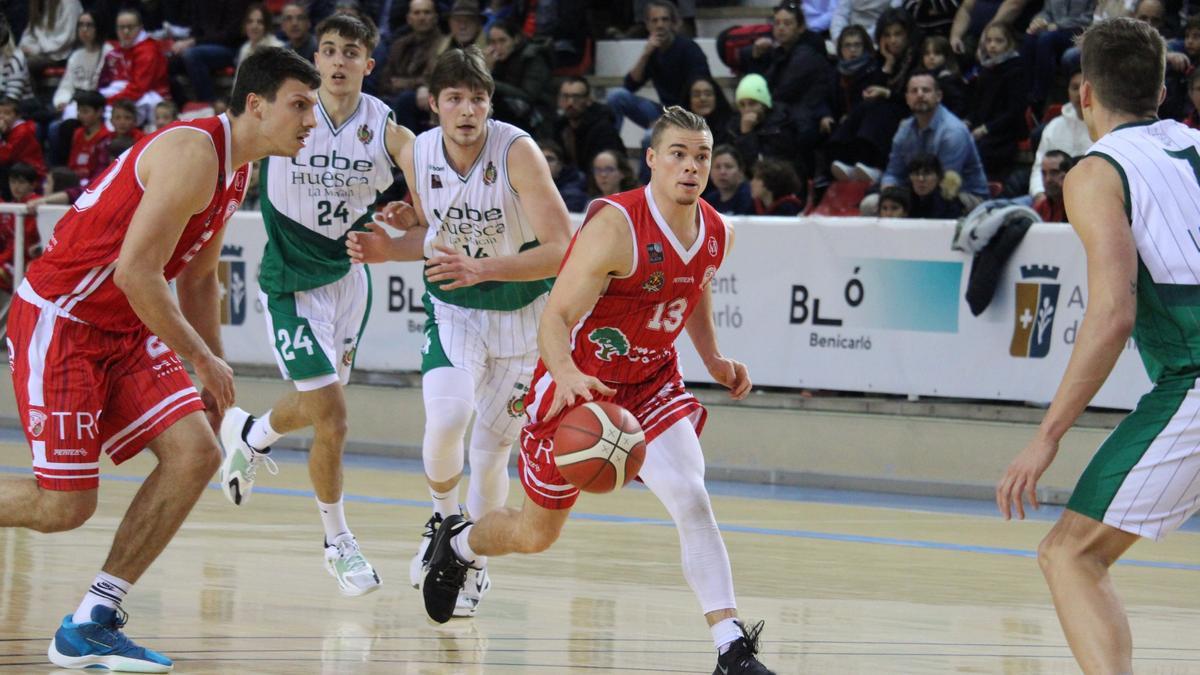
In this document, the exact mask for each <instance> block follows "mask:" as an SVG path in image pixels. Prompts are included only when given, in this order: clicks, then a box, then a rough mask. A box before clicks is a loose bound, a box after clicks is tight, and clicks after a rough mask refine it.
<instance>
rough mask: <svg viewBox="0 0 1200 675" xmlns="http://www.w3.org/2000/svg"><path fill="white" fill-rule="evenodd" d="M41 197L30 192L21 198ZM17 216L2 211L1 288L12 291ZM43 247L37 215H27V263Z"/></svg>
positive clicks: (0, 217)
mask: <svg viewBox="0 0 1200 675" xmlns="http://www.w3.org/2000/svg"><path fill="white" fill-rule="evenodd" d="M39 197H41V195H39V194H37V193H30V194H28V195H26V196H25V198H24V199H22V200H21V203H25V202H29V201H32V200H34V199H37V198H39ZM16 222H17V217H16V216H15V215H13V214H11V213H0V290H4V291H7V292H9V293H11V292H12V277H13V244H14V243H15V242H14V241H13V239H14V238H15V232H16ZM40 249H41V237H40V236H39V235H38V227H37V216H36V215H28V216H25V264H26V266H28V265H29V261H30V260H33V259H34V258H35V257H36V256H37V253H38V252H39V250H40Z"/></svg>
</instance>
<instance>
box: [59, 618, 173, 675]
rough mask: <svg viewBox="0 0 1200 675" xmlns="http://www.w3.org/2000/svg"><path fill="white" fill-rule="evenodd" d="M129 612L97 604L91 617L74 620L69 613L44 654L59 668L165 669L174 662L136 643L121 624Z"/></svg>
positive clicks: (149, 670) (121, 670) (152, 671)
mask: <svg viewBox="0 0 1200 675" xmlns="http://www.w3.org/2000/svg"><path fill="white" fill-rule="evenodd" d="M128 618H129V615H127V614H126V613H125V611H124V610H121V609H113V608H112V607H105V606H103V605H97V606H96V607H93V608H92V620H91V621H85V622H84V623H75V622H74V621H72V620H71V615H70V614H68V615H66V616H65V617H63V621H62V626H60V627H59V629H58V632H56V633H55V634H54V639H53V640H51V641H50V650H49V652H48V653H47V656H49V657H50V662H51V663H53V664H54V665H56V666H58V667H59V668H76V669H83V668H98V669H99V668H103V669H107V670H116V671H120V672H125V673H169V672H171V668H172V667H173V666H174V664H173V663H172V662H171V659H168V658H167V657H165V656H163V655H162V654H159V653H158V652H156V651H152V650H150V649H146V648H145V647H139V646H137V645H136V644H134V643H133V640H130V639H129V638H127V637H125V634H124V633H122V632H121V628H122V627H124V626H125V622H126V621H127V620H128Z"/></svg>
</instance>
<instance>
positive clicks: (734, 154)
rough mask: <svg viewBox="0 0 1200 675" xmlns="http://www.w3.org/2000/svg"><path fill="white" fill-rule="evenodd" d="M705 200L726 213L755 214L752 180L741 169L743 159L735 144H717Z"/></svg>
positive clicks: (729, 214) (734, 214) (736, 214)
mask: <svg viewBox="0 0 1200 675" xmlns="http://www.w3.org/2000/svg"><path fill="white" fill-rule="evenodd" d="M703 197H704V200H705V201H707V202H708V203H709V204H710V205H711V206H712V207H713V208H714V209H716V210H717V211H719V212H720V213H723V214H725V215H727V216H752V215H754V213H755V211H754V197H753V196H751V194H750V181H748V180H746V174H745V173H744V172H743V171H742V158H741V156H740V155H739V154H738V151H737V148H734V147H733V146H732V145H718V146H717V147H716V148H714V149H713V152H712V171H710V172H709V174H708V189H707V190H705V191H704V195H703Z"/></svg>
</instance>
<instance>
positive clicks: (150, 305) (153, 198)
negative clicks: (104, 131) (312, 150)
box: [0, 49, 320, 672]
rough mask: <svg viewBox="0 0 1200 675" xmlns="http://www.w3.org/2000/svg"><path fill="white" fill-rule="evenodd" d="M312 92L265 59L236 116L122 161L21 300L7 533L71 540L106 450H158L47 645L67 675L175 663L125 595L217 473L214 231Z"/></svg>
mask: <svg viewBox="0 0 1200 675" xmlns="http://www.w3.org/2000/svg"><path fill="white" fill-rule="evenodd" d="M319 84H320V76H319V75H318V74H317V71H316V69H315V68H314V67H313V66H312V65H311V64H310V63H309V62H308V61H306V60H304V59H303V58H301V57H299V56H297V55H296V54H295V53H293V52H290V51H288V50H284V49H263V50H260V51H258V52H255V53H254V54H253V55H252V56H250V57H248V58H247V59H246V60H245V61H243V62H242V65H241V68H240V70H239V71H238V75H237V80H236V81H235V83H234V88H233V94H232V96H231V103H230V106H229V112H228V113H227V114H226V115H221V116H219V117H209V118H203V119H198V120H195V121H192V122H185V123H180V124H174V125H171V126H168V127H166V128H165V129H163V130H161V131H159V132H157V133H155V134H152V135H150V136H147V137H146V138H144V139H142V140H141V141H139V142H138V143H137V144H135V145H134V146H133V147H132V148H130V149H129V150H128V151H127V152H125V153H124V154H123V155H121V157H119V158H118V159H117V161H116V162H115V163H114V164H113V165H112V166H110V167H109V168H108V169H107V170H106V171H105V172H104V173H103V174H101V175H100V176H99V177H97V179H96V180H95V181H94V182H93V183H92V186H91V189H90V190H88V191H87V192H85V193H84V194H83V195H82V196H80V198H79V199H78V201H76V202H75V205H74V206H73V207H72V208H71V210H70V211H68V212H67V214H66V215H65V216H63V218H62V220H60V221H59V223H58V225H57V227H56V229H55V234H54V237H53V238H52V239H51V240H50V244H49V246H47V248H46V253H45V255H43V256H42V257H41V258H39V259H38V260H35V261H34V262H33V264H32V265H30V267H29V272H28V274H27V276H26V277H25V280H24V282H23V283H22V284H21V285H20V287H19V288H18V289H17V292H16V297H14V298H13V301H12V308H11V311H10V314H9V319H8V340H9V341H8V354H9V365H10V367H11V368H12V371H13V387H14V388H15V390H16V398H17V407H18V410H19V413H20V416H21V419H22V420H23V421H24V422H25V437H26V438H27V439H28V440H29V444H30V447H31V449H32V452H33V473H34V478H32V479H30V478H17V479H4V480H0V526H4V527H28V528H30V529H34V530H38V531H40V532H60V531H64V530H70V529H74V528H76V527H79V526H80V525H82V524H83V523H84V522H85V521H86V520H87V519H88V518H89V517H90V516H91V515H92V513H93V511H95V509H96V493H97V489H98V487H99V471H100V454H101V452H103V453H104V454H107V455H108V456H109V457H110V458H111V459H112V461H113V462H114V463H116V464H120V463H121V462H123V461H125V460H127V459H129V458H130V457H132V456H134V455H136V454H138V453H139V452H140V451H141V450H142V448H144V447H147V446H148V447H149V448H150V450H151V452H153V453H154V455H155V457H156V458H157V460H158V465H157V466H156V467H155V469H154V470H153V471H152V472H151V473H150V475H149V476H147V478H146V480H145V482H144V483H143V484H142V487H141V489H140V490H138V493H137V495H136V496H135V497H134V498H133V501H132V502H131V503H130V505H129V508H128V510H127V511H126V513H125V517H124V519H123V520H122V521H121V524H120V526H119V527H118V528H117V533H116V536H115V538H114V540H113V544H112V548H111V549H110V551H109V555H108V559H107V560H106V561H105V563H104V567H103V570H102V571H101V572H100V574H99V575H98V576H97V577H96V579H95V581H94V582H93V584H92V586H91V588H90V589H89V590H88V592H87V593H86V594H85V596H84V599H83V602H82V603H81V604H80V606H79V608H78V609H77V610H76V612H75V614H74V615H71V614H68V615H67V616H66V617H65V618H64V619H63V621H62V625H61V626H60V627H59V629H58V632H57V633H55V636H54V640H52V641H51V643H50V648H49V657H50V660H51V661H52V662H54V664H55V665H58V666H59V667H63V668H89V667H91V668H108V669H110V670H125V671H137V672H167V671H169V670H170V669H171V667H172V663H171V660H170V659H168V658H166V657H165V656H162V655H161V654H158V653H156V652H154V651H152V650H149V649H145V648H142V647H139V646H138V645H136V644H134V643H133V642H132V641H130V640H129V639H128V638H127V637H125V635H124V634H123V633H122V632H121V628H122V626H124V625H125V621H126V618H127V615H126V613H125V612H124V611H123V610H122V609H121V599H122V598H123V597H124V596H125V594H126V593H127V592H128V591H129V588H130V586H131V585H132V584H133V583H134V582H136V581H137V580H138V577H140V576H141V575H142V573H143V572H145V570H146V568H147V567H149V565H150V563H151V562H153V561H154V559H155V558H156V557H158V554H159V553H161V552H162V550H163V548H164V547H165V546H166V545H167V543H168V542H169V541H170V540H171V538H172V537H173V536H174V534H175V531H176V530H177V529H178V528H179V525H180V524H181V523H182V522H183V520H184V518H186V517H187V514H188V512H189V511H191V509H192V505H193V504H195V502H196V500H197V499H198V498H199V496H200V494H201V492H202V491H203V490H204V487H205V485H206V484H207V483H208V481H209V479H210V478H211V477H212V475H213V473H214V472H215V471H216V469H217V466H218V465H219V464H220V461H221V453H220V451H219V450H218V446H217V439H216V436H215V435H214V430H213V429H214V427H213V423H214V422H216V423H219V420H220V415H221V411H222V410H224V409H225V408H227V407H229V406H230V405H231V404H232V403H233V398H234V391H233V371H232V370H230V368H229V366H228V365H226V363H225V362H224V361H223V360H222V358H221V354H222V352H221V342H220V312H219V309H218V299H219V286H218V281H217V262H218V259H219V257H220V254H221V245H220V243H221V230H222V228H223V226H224V225H225V221H226V220H227V219H228V218H229V217H230V216H231V215H232V214H233V212H234V211H236V210H237V208H238V205H239V204H240V203H241V201H242V198H243V196H244V194H245V191H246V182H247V178H248V175H249V165H248V163H249V162H252V161H254V160H257V159H260V158H262V157H265V156H267V155H270V154H275V155H288V156H294V155H295V154H296V153H297V152H298V151H299V150H300V148H301V147H303V145H304V137H305V136H306V135H307V134H308V132H309V130H310V129H312V128H313V126H315V124H316V119H315V118H314V116H313V105H314V103H315V102H316V92H315V89H316V88H317V86H318V85H319ZM172 279H175V280H176V288H177V291H178V302H176V300H175V297H174V296H173V295H172V293H171V290H170V287H169V286H168V285H167V284H168V282H169V281H170V280H172ZM184 360H186V361H187V362H189V363H191V364H192V366H193V367H194V368H195V371H196V377H197V378H198V379H199V380H200V383H201V385H202V386H203V394H200V393H197V391H196V389H195V387H193V386H192V381H191V379H190V378H189V377H188V375H187V372H186V371H185V370H184V366H183V361H184ZM206 408H207V412H208V414H209V418H208V419H207V420H206V418H205V414H204V413H205V412H206Z"/></svg>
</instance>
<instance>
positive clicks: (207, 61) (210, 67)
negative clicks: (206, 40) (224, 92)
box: [183, 44, 237, 103]
mask: <svg viewBox="0 0 1200 675" xmlns="http://www.w3.org/2000/svg"><path fill="white" fill-rule="evenodd" d="M236 57H237V51H235V50H233V49H231V48H229V47H226V46H225V45H214V44H205V45H195V46H194V47H189V48H188V49H186V50H185V51H184V52H183V67H184V68H185V69H187V75H188V80H190V81H191V83H192V88H193V89H195V90H196V100H197V101H201V102H204V103H212V102H213V100H215V99H216V98H217V95H216V93H214V92H213V83H212V71H214V70H216V69H217V68H228V67H230V66H232V65H233V60H234V58H236Z"/></svg>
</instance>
